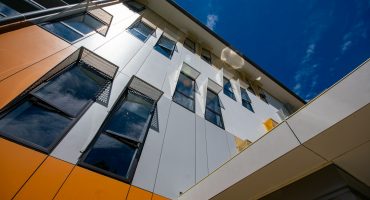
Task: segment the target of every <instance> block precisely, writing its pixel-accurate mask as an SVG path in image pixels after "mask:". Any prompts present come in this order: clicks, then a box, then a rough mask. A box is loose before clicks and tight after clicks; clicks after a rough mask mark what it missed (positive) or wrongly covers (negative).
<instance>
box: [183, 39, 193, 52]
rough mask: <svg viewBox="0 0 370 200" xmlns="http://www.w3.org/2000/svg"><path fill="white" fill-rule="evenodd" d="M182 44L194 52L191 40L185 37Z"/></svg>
mask: <svg viewBox="0 0 370 200" xmlns="http://www.w3.org/2000/svg"><path fill="white" fill-rule="evenodd" d="M184 46H185V47H186V48H187V49H188V50H190V51H191V52H195V44H194V42H193V41H191V40H189V39H186V40H185V42H184Z"/></svg>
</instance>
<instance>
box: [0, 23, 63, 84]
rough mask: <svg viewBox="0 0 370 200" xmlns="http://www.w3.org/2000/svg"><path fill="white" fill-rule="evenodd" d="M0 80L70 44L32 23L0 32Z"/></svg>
mask: <svg viewBox="0 0 370 200" xmlns="http://www.w3.org/2000/svg"><path fill="white" fill-rule="evenodd" d="M0 44H1V45H0V81H1V80H3V79H5V78H6V77H9V76H11V75H12V74H15V73H17V72H18V71H20V70H22V69H24V68H26V67H27V66H30V65H32V64H34V63H36V62H38V61H41V60H42V59H44V58H46V57H48V56H50V55H52V54H54V53H56V52H58V51H60V50H62V49H65V48H67V47H68V46H70V44H68V43H67V42H65V41H63V40H62V39H59V38H58V37H56V36H54V35H53V34H51V33H49V32H47V31H46V30H44V29H42V28H40V27H38V26H36V25H33V26H29V27H25V28H22V29H18V30H15V31H11V32H7V33H4V34H0Z"/></svg>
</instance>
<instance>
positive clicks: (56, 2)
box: [33, 0, 68, 8]
mask: <svg viewBox="0 0 370 200" xmlns="http://www.w3.org/2000/svg"><path fill="white" fill-rule="evenodd" d="M33 1H35V2H36V3H38V4H40V5H41V6H43V7H45V8H54V7H59V6H65V5H68V4H66V3H64V2H63V1H60V0H53V1H50V0H33Z"/></svg>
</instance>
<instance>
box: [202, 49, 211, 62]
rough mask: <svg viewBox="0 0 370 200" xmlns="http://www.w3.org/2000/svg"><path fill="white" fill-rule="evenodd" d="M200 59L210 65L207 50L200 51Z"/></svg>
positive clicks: (209, 55)
mask: <svg viewBox="0 0 370 200" xmlns="http://www.w3.org/2000/svg"><path fill="white" fill-rule="evenodd" d="M201 57H202V58H203V60H205V61H206V62H208V63H211V53H210V52H209V51H208V50H205V49H202V53H201Z"/></svg>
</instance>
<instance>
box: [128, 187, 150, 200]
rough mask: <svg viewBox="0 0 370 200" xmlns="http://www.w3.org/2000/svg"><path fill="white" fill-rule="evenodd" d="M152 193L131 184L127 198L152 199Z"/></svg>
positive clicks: (135, 199)
mask: <svg viewBox="0 0 370 200" xmlns="http://www.w3.org/2000/svg"><path fill="white" fill-rule="evenodd" d="M151 199H152V193H151V192H148V191H146V190H142V189H140V188H137V187H135V186H131V188H130V192H129V193H128V196H127V200H151Z"/></svg>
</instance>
